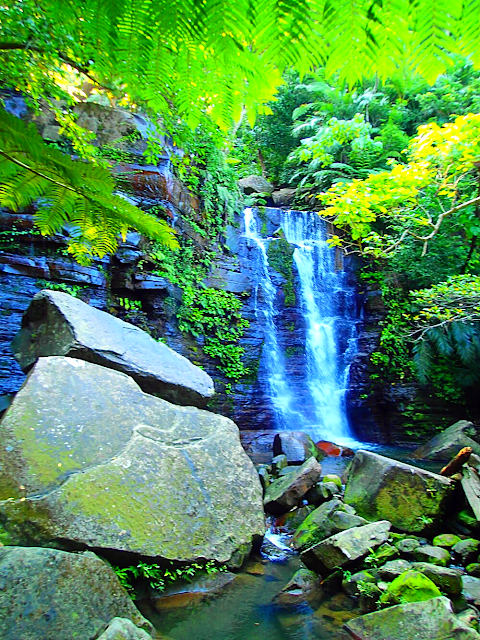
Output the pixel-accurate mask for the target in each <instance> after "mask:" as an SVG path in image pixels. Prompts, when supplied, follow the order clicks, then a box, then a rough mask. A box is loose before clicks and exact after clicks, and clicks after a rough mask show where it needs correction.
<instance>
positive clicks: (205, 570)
mask: <svg viewBox="0 0 480 640" xmlns="http://www.w3.org/2000/svg"><path fill="white" fill-rule="evenodd" d="M113 570H114V571H115V573H116V574H117V577H118V579H119V581H120V583H121V584H122V586H123V587H124V588H125V589H126V590H127V591H128V593H129V594H130V596H131V597H134V596H135V586H136V585H137V584H138V583H139V582H140V581H145V582H146V583H147V584H148V585H149V587H151V588H152V589H154V590H155V591H160V592H162V591H165V589H166V588H167V587H168V586H169V585H171V584H173V583H174V582H177V581H183V582H190V581H191V580H192V578H193V577H194V576H196V575H201V574H204V575H213V574H215V573H218V572H219V571H226V570H227V568H226V567H225V565H217V564H216V563H215V562H214V561H213V560H209V561H208V562H207V563H205V564H199V563H198V562H193V563H192V564H189V565H185V566H183V567H176V566H174V565H173V564H171V563H170V564H169V565H167V566H160V565H158V564H149V563H146V562H139V563H138V564H137V565H136V566H131V567H118V566H115V565H114V566H113Z"/></svg>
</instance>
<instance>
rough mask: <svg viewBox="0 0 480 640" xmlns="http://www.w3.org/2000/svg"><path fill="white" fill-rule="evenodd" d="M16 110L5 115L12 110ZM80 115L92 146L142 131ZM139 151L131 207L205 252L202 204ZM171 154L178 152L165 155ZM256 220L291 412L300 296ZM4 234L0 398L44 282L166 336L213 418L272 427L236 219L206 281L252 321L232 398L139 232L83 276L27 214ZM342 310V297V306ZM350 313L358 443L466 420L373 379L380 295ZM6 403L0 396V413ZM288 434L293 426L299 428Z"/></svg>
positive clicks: (106, 113)
mask: <svg viewBox="0 0 480 640" xmlns="http://www.w3.org/2000/svg"><path fill="white" fill-rule="evenodd" d="M8 100H10V102H12V100H13V102H15V100H17V102H18V101H20V103H21V98H18V97H15V100H14V97H11V96H10V97H9V98H8ZM17 102H15V104H13V103H12V105H13V106H12V105H11V106H12V109H13V108H14V107H15V109H16V111H19V106H18V104H17ZM20 103H19V104H20ZM22 104H23V103H21V104H20V107H21V106H22ZM23 106H24V105H23ZM24 111H25V110H24ZM19 115H21V117H27V113H26V111H25V113H24V112H23V111H22V112H21V113H20V112H19ZM79 118H80V119H81V122H82V123H83V125H85V126H88V127H89V128H90V129H91V130H92V131H94V132H96V134H97V137H98V140H97V143H96V144H99V145H101V144H105V143H110V142H112V141H114V140H116V139H118V138H119V137H122V136H126V135H129V134H130V133H135V132H137V134H138V133H140V134H142V132H143V133H144V130H145V129H146V123H145V122H144V121H142V119H141V117H140V116H137V115H132V114H128V113H127V112H125V111H123V110H120V109H109V108H108V107H102V106H100V105H95V104H89V105H84V106H83V107H82V108H81V112H80V113H79ZM36 122H37V126H38V127H39V130H40V131H41V133H42V135H43V136H44V138H45V139H47V140H55V139H57V137H58V131H57V130H55V131H54V129H53V128H52V127H54V126H55V123H54V120H53V119H52V116H51V114H50V113H48V111H44V112H42V113H41V114H40V115H39V116H38V117H36ZM107 125H108V126H107ZM165 142H166V145H167V141H165ZM145 146H146V142H145V139H144V138H142V136H141V135H140V137H139V136H138V135H137V137H136V139H135V140H134V141H133V142H131V143H128V148H126V150H127V151H128V152H129V154H130V161H129V164H128V166H127V165H125V166H124V167H123V169H124V170H125V169H131V170H132V172H131V173H130V174H127V175H130V181H131V189H132V193H131V194H130V195H131V197H132V199H133V201H134V202H136V203H137V204H138V205H140V206H141V207H142V208H144V209H145V210H148V209H149V208H150V207H151V206H154V205H158V204H162V206H164V207H165V209H166V210H167V211H169V212H170V215H171V217H172V220H173V221H174V223H175V227H176V229H177V230H178V232H179V233H180V234H182V235H184V236H187V237H188V238H190V239H191V240H193V242H194V243H195V244H196V245H197V246H198V247H205V246H206V244H207V240H206V239H205V238H204V237H202V235H200V234H199V233H197V231H196V230H195V228H194V227H195V224H194V223H195V222H200V221H201V219H200V217H199V216H200V214H199V213H198V212H199V202H198V200H197V199H196V198H195V197H194V196H192V195H191V194H190V193H189V192H188V190H187V189H186V188H185V186H184V185H182V184H181V183H180V182H179V181H178V180H177V179H176V178H175V177H174V176H173V175H172V174H171V172H170V171H169V168H168V158H167V157H166V159H164V160H165V162H164V165H163V166H162V165H160V167H153V166H152V167H151V166H144V165H140V164H139V165H136V164H134V163H133V162H134V160H132V158H133V159H135V158H136V157H138V158H139V162H141V160H140V157H141V154H142V152H143V151H144V149H145ZM167 146H168V145H167ZM169 153H176V151H174V150H172V149H170V150H169ZM132 163H133V164H132ZM120 168H121V167H120ZM257 217H258V230H259V232H260V234H261V235H262V237H264V238H266V237H273V238H274V239H275V240H276V242H274V243H271V244H270V246H271V248H272V250H273V253H272V252H270V249H269V260H270V264H271V267H272V268H270V269H269V273H270V277H271V280H272V284H273V285H274V288H275V291H276V293H275V299H274V300H273V307H274V310H275V325H276V326H277V328H278V341H279V348H280V349H281V351H282V354H283V359H284V366H285V374H286V377H287V378H288V380H289V385H290V387H291V391H292V394H293V395H294V397H295V403H296V404H297V405H298V406H301V407H304V406H306V405H308V403H309V402H310V399H309V393H308V389H307V386H306V385H305V376H304V375H303V374H302V372H305V370H306V368H307V367H308V363H307V359H306V355H305V348H304V347H305V342H306V337H307V332H308V326H307V321H306V317H305V313H304V311H303V310H302V308H301V306H300V304H299V299H298V295H297V292H298V290H299V274H298V272H297V270H296V267H295V265H292V261H291V252H290V249H289V245H288V243H286V242H285V240H284V238H283V237H282V231H281V228H280V227H281V210H279V209H272V208H269V209H261V210H260V211H259V212H258V215H257ZM189 220H190V221H192V224H191V223H190V222H189ZM0 232H1V235H0V283H1V286H0V309H1V311H0V314H1V315H0V396H2V395H5V394H12V393H15V392H16V391H17V390H18V389H19V387H20V386H21V384H22V383H23V380H24V374H23V373H22V372H21V370H20V368H19V366H18V365H17V363H16V362H15V360H14V358H13V355H12V353H11V350H10V346H9V344H10V341H11V339H12V338H13V336H14V335H15V333H16V332H17V331H18V329H19V327H20V322H21V316H22V314H23V312H24V311H25V309H26V308H27V306H28V304H29V302H30V300H31V298H32V297H33V295H34V294H35V293H36V292H37V291H39V290H40V289H42V288H44V286H45V282H49V283H53V285H54V286H57V287H60V289H61V290H64V291H67V292H69V293H74V294H75V295H78V296H79V297H80V298H81V299H82V300H84V301H85V302H88V303H89V304H91V305H92V306H94V307H97V308H99V309H102V310H108V311H110V312H111V313H114V314H116V315H118V316H119V317H121V318H123V319H125V320H127V321H128V322H132V323H133V324H136V325H138V326H140V327H141V328H143V329H146V330H148V331H149V332H150V333H151V335H152V336H153V337H154V338H157V339H158V338H162V339H164V340H165V341H166V343H167V344H168V345H169V346H170V347H172V348H173V349H175V350H176V351H178V352H179V353H181V354H182V355H184V356H186V357H188V358H189V359H190V360H191V361H192V362H194V363H195V364H199V365H201V366H202V367H203V368H204V369H205V370H206V371H207V373H209V374H210V375H211V376H212V378H213V379H214V381H215V385H216V389H217V395H216V396H215V397H214V398H213V400H211V401H210V403H209V408H210V409H211V410H213V411H216V412H219V413H221V414H223V415H226V416H228V417H231V418H233V420H235V422H236V423H237V424H238V425H239V427H240V428H241V429H248V430H263V429H272V428H275V416H274V411H273V406H272V402H271V399H270V397H269V381H268V371H267V359H268V353H266V352H267V350H268V347H267V346H266V344H265V335H266V334H265V332H266V327H265V322H264V318H263V317H262V314H261V313H260V314H259V313H258V308H259V307H261V306H262V304H265V300H264V299H262V296H263V293H262V290H261V288H259V287H258V284H259V278H260V274H259V271H258V255H257V253H256V251H257V249H256V248H255V246H254V245H253V244H252V242H251V241H249V240H248V239H247V238H246V237H245V229H244V226H243V220H242V219H241V218H240V217H238V218H237V220H236V221H235V223H234V224H233V225H230V226H228V227H227V230H226V237H225V239H224V241H223V245H222V253H221V255H220V257H219V258H218V259H217V262H216V263H215V264H214V265H213V267H212V270H211V273H210V274H209V276H208V278H207V279H206V280H205V283H204V284H205V285H206V286H208V287H213V288H217V289H224V290H226V291H229V292H232V293H234V294H236V295H238V296H240V297H241V299H242V301H243V303H244V307H243V315H244V317H245V318H246V319H247V320H249V322H250V327H249V328H248V329H247V330H246V332H245V335H244V337H243V339H242V341H241V346H242V347H243V348H244V349H245V356H244V361H245V364H246V365H247V366H248V367H249V369H250V375H249V376H248V377H247V378H245V379H243V380H242V381H241V382H240V383H238V384H236V385H234V386H233V389H232V390H231V389H230V387H229V384H228V382H229V381H228V380H227V379H226V378H225V377H224V376H223V374H222V373H220V372H219V370H218V369H217V368H216V367H215V363H214V362H213V361H212V360H211V359H210V358H209V357H207V356H205V355H204V354H203V351H202V339H201V338H198V339H194V338H193V337H192V336H189V335H186V334H184V333H181V332H180V331H179V330H178V324H177V320H176V316H175V305H176V304H178V303H179V302H180V301H181V295H182V294H181V290H180V289H179V288H178V287H177V286H175V285H173V284H172V283H170V282H169V281H168V280H166V279H165V278H162V277H159V276H156V275H153V274H151V273H148V269H147V270H145V269H144V268H139V262H141V261H143V262H145V255H144V252H143V244H144V241H143V239H142V238H141V237H140V236H139V234H136V233H130V234H128V237H127V241H126V242H125V243H124V244H122V245H121V246H120V248H119V250H118V252H117V253H116V254H115V255H114V256H112V257H111V258H109V259H108V260H104V261H96V262H95V263H94V264H93V265H92V266H90V267H81V266H80V265H78V264H76V263H75V262H74V261H73V260H72V259H71V258H70V257H69V256H68V253H67V251H66V240H67V237H66V236H56V237H53V238H42V237H41V236H39V235H37V234H36V233H35V231H34V229H33V215H32V212H23V213H21V214H13V213H11V212H7V211H0ZM336 261H337V267H338V268H341V267H342V264H341V263H342V259H341V255H340V254H337V258H336ZM346 270H347V274H348V279H349V281H350V285H351V286H353V285H354V282H355V271H354V266H353V265H352V264H347V265H346ZM335 295H336V296H337V297H338V298H339V299H340V298H341V296H342V295H343V294H342V292H340V291H339V292H337V293H336V294H335ZM125 299H128V300H129V301H132V302H134V303H138V306H141V310H139V308H128V305H127V308H126V305H125V303H124V302H123V303H122V300H125ZM342 304H343V302H342V301H341V300H340V308H341V305H342ZM354 304H355V306H356V308H357V309H356V313H357V317H358V318H360V316H361V315H362V314H363V315H362V321H361V322H357V327H358V336H357V340H356V355H355V356H354V358H353V361H352V362H351V365H350V370H349V379H348V385H347V386H348V390H347V395H346V406H347V412H348V416H349V421H350V424H351V425H352V426H353V429H354V431H355V433H356V435H357V437H358V438H359V439H361V440H365V441H391V442H397V441H402V440H405V439H406V436H407V437H408V433H407V432H408V431H410V432H411V433H412V434H414V433H416V432H419V431H420V433H421V432H422V431H424V432H425V433H426V432H428V431H431V430H432V427H435V426H442V425H444V426H448V424H450V423H451V422H454V421H455V420H457V419H460V418H463V417H465V416H464V412H463V409H461V408H458V407H449V406H446V405H445V403H443V402H440V401H439V400H437V399H436V398H435V397H434V395H433V393H432V390H428V389H426V390H425V389H422V388H420V387H419V386H418V385H416V384H397V385H392V384H387V383H386V382H385V381H383V380H375V381H372V380H371V378H370V375H371V374H372V373H373V369H372V365H371V363H370V354H371V353H372V351H375V350H376V349H377V348H378V344H379V337H380V330H381V327H380V326H379V323H380V322H381V320H382V318H383V315H384V309H383V303H382V300H381V296H380V294H379V293H378V292H375V291H363V292H362V291H361V290H360V289H357V296H356V301H355V303H354ZM350 306H352V303H351V301H350ZM342 340H343V341H342ZM339 348H340V349H341V350H344V351H345V350H346V349H347V344H346V339H345V338H343V339H341V340H340V344H339ZM3 404H4V402H3V401H2V399H1V398H0V411H1V410H2V406H3ZM285 426H286V427H287V428H292V429H298V428H299V425H298V424H291V425H290V424H287V425H285Z"/></svg>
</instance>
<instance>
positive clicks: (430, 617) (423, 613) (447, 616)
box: [345, 596, 480, 640]
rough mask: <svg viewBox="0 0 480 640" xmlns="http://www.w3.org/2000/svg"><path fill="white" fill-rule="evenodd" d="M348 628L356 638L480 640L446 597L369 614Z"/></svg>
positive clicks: (362, 639)
mask: <svg viewBox="0 0 480 640" xmlns="http://www.w3.org/2000/svg"><path fill="white" fill-rule="evenodd" d="M345 630H346V631H347V632H348V633H349V634H350V635H351V636H352V638H355V640H433V639H435V640H451V639H452V638H455V640H480V634H478V633H477V632H476V631H475V630H474V629H472V628H471V627H469V626H468V625H466V624H465V623H464V622H461V621H460V620H459V619H458V618H457V616H455V615H454V614H453V611H452V603H451V602H450V600H448V598H445V597H443V596H440V597H437V598H432V599H431V600H426V601H424V602H411V603H408V604H400V605H397V606H394V607H388V609H383V610H382V611H375V612H374V613H367V614H366V615H364V616H360V617H359V618H355V619H354V620H350V621H349V622H347V624H346V625H345Z"/></svg>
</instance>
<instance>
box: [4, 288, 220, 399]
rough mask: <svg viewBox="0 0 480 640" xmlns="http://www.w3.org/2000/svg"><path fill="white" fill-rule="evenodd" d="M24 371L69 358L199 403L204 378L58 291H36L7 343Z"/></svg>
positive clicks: (159, 346)
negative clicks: (40, 362)
mask: <svg viewBox="0 0 480 640" xmlns="http://www.w3.org/2000/svg"><path fill="white" fill-rule="evenodd" d="M12 350H13V353H14V355H15V358H16V359H17V360H18V362H19V363H20V366H21V367H22V369H23V370H24V371H27V370H29V369H30V367H31V366H32V365H33V364H34V363H35V362H36V361H37V359H38V358H39V357H42V356H71V357H74V358H80V359H82V360H87V361H88V362H93V363H94V364H100V365H102V366H104V367H108V368H110V369H115V370H117V371H122V372H123V373H127V374H128V375H129V376H132V378H134V379H135V381H136V382H137V383H138V384H139V385H140V387H141V388H142V389H143V390H144V391H146V392H147V393H154V394H155V395H158V396H159V397H161V398H164V399H165V400H168V401H169V402H174V403H175V404H180V405H192V406H197V407H204V406H205V405H206V403H207V402H208V400H209V398H211V397H212V396H213V394H214V393H215V390H214V387H213V381H212V379H211V378H210V376H209V375H208V374H207V373H205V371H203V370H202V369H200V368H199V367H196V366H195V365H193V364H192V363H191V362H190V361H189V360H187V358H184V357H183V356H181V355H180V354H178V353H176V352H175V351H173V350H172V349H170V348H169V347H167V345H165V344H163V343H161V342H157V341H156V340H154V339H153V338H152V337H151V336H149V335H148V333H146V332H145V331H142V330H141V329H139V328H138V327H135V326H134V325H132V324H128V323H127V322H124V321H123V320H120V319H119V318H115V317H114V316H112V315H110V314H109V313H105V312H104V311H100V310H99V309H95V308H94V307H90V306H89V305H88V304H85V302H82V301H81V300H79V299H78V298H74V297H73V296H70V295H68V294H67V293H62V292H61V291H50V290H44V291H40V292H39V293H37V294H36V295H35V296H34V298H33V299H32V301H31V303H30V306H29V307H28V309H27V310H26V312H25V313H24V316H23V319H22V328H21V329H20V331H19V332H18V334H17V335H16V336H15V338H14V340H13V342H12Z"/></svg>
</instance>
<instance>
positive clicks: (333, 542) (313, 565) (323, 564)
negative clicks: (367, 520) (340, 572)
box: [301, 520, 391, 575]
mask: <svg viewBox="0 0 480 640" xmlns="http://www.w3.org/2000/svg"><path fill="white" fill-rule="evenodd" d="M390 527H391V524H390V522H388V521H387V520H381V521H379V522H372V523H371V524H366V525H363V527H355V528H353V529H348V530H347V531H342V532H340V533H337V534H335V535H334V536H331V537H330V538H327V539H326V540H324V541H323V542H320V543H319V544H317V545H315V546H314V547H310V549H307V550H306V551H304V552H303V553H302V555H301V558H302V561H303V562H304V564H305V565H306V566H307V567H308V568H309V569H312V570H313V571H318V572H319V573H320V574H321V575H323V574H327V573H331V572H332V571H333V570H334V569H336V568H339V567H340V568H341V567H344V566H347V565H349V564H351V563H353V562H355V561H356V560H359V559H360V558H363V557H364V556H366V555H367V554H368V553H370V552H371V551H372V549H375V548H376V547H378V546H380V545H381V544H382V543H384V542H386V540H387V539H388V534H389V531H390Z"/></svg>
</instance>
